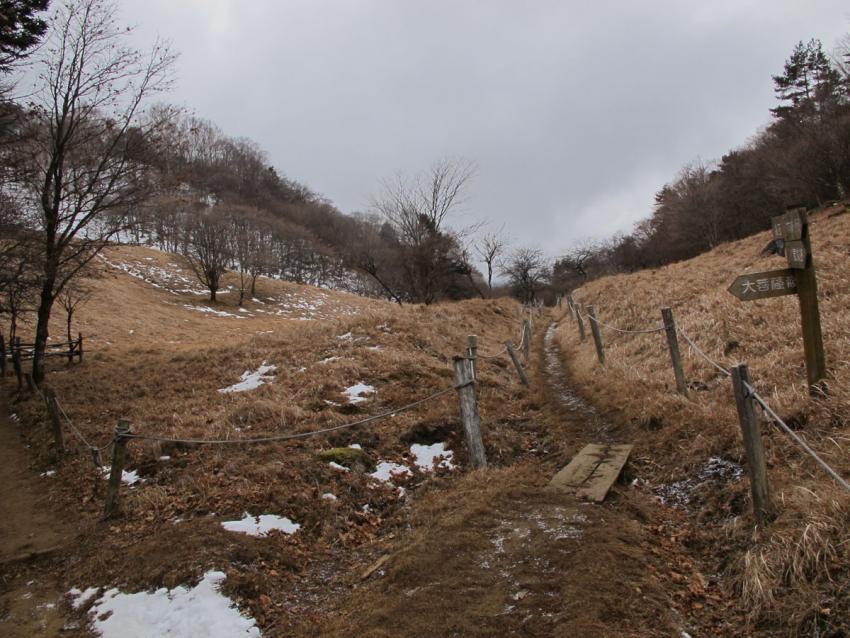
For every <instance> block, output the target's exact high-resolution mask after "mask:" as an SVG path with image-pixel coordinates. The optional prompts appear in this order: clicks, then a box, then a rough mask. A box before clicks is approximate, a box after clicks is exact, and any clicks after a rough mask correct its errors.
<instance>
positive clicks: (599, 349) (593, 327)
mask: <svg viewBox="0 0 850 638" xmlns="http://www.w3.org/2000/svg"><path fill="white" fill-rule="evenodd" d="M587 316H588V317H589V318H590V332H592V333H593V343H594V344H595V345H596V358H597V359H599V363H600V364H602V365H603V366H604V365H605V348H604V347H603V345H602V330H600V329H599V322H598V321H596V311H595V310H594V308H593V304H588V306H587Z"/></svg>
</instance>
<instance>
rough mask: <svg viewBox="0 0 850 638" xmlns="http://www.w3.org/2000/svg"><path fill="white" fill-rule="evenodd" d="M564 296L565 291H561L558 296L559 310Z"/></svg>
mask: <svg viewBox="0 0 850 638" xmlns="http://www.w3.org/2000/svg"><path fill="white" fill-rule="evenodd" d="M563 296H564V295H563V293H560V292H559V293H558V296H557V297H556V301H557V302H558V310H560V309H561V300H562V298H563Z"/></svg>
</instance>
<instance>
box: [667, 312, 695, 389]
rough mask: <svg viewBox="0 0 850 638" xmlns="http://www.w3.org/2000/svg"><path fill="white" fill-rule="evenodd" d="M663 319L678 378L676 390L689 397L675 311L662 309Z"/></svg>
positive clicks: (675, 374)
mask: <svg viewBox="0 0 850 638" xmlns="http://www.w3.org/2000/svg"><path fill="white" fill-rule="evenodd" d="M661 319H662V321H663V322H664V331H665V332H666V333H667V347H668V348H669V350H670V361H671V362H672V364H673V376H675V377H676V390H678V392H679V394H681V395H682V396H688V384H687V382H686V381H685V371H684V370H683V369H682V353H681V352H679V335H678V332H677V331H676V320H675V319H674V318H673V310H672V309H670V308H662V309H661Z"/></svg>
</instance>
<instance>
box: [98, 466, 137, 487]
mask: <svg viewBox="0 0 850 638" xmlns="http://www.w3.org/2000/svg"><path fill="white" fill-rule="evenodd" d="M100 470H101V472H103V478H105V479H107V480H108V479H109V474H110V473H111V472H112V468H111V467H110V466H108V465H104V466H103V467H102V468H100ZM141 480H142V479H140V478H139V473H138V472H137V471H136V470H130V471H127V470H121V482H122V483H126V484H127V485H135V484H136V483H140V482H141Z"/></svg>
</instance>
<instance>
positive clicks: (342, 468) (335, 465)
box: [328, 461, 348, 472]
mask: <svg viewBox="0 0 850 638" xmlns="http://www.w3.org/2000/svg"><path fill="white" fill-rule="evenodd" d="M328 465H330V466H331V467H332V468H333V469H335V470H339V471H340V472H348V468H347V467H345V466H344V465H340V464H339V463H337V462H336V461H331V462H330V463H328Z"/></svg>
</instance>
